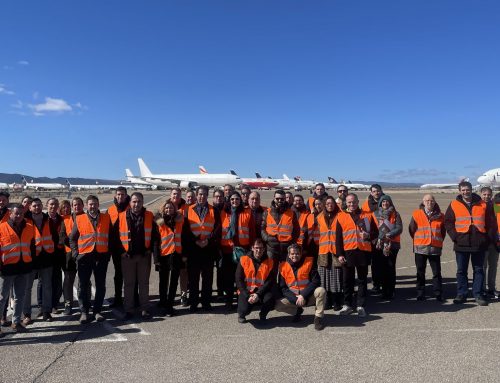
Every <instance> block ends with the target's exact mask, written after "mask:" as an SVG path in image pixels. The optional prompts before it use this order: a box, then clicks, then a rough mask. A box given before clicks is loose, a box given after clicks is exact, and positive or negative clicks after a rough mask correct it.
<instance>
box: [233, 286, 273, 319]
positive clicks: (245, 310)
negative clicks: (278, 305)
mask: <svg viewBox="0 0 500 383" xmlns="http://www.w3.org/2000/svg"><path fill="white" fill-rule="evenodd" d="M249 296H250V295H249V294H248V292H246V291H245V292H242V293H241V294H239V295H238V316H240V317H246V316H247V315H248V314H250V312H251V311H252V309H253V308H254V307H256V306H258V305H260V306H261V308H260V312H261V314H263V315H267V314H268V313H269V311H271V310H272V309H273V308H274V303H275V299H274V295H273V293H272V292H270V291H268V292H267V293H265V294H264V296H263V297H262V299H261V300H260V301H259V302H257V303H255V304H250V303H248V297H249Z"/></svg>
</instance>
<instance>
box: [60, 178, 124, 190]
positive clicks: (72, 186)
mask: <svg viewBox="0 0 500 383" xmlns="http://www.w3.org/2000/svg"><path fill="white" fill-rule="evenodd" d="M66 185H67V188H68V189H69V190H76V191H80V190H114V189H116V188H117V187H118V186H124V187H125V188H127V189H133V187H132V185H120V184H116V185H111V184H108V185H106V184H100V183H99V182H98V181H96V182H95V184H81V185H76V184H72V183H71V182H69V180H66Z"/></svg>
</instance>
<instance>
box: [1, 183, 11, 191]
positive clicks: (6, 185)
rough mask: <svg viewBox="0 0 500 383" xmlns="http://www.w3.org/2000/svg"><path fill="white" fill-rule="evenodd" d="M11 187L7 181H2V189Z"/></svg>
mask: <svg viewBox="0 0 500 383" xmlns="http://www.w3.org/2000/svg"><path fill="white" fill-rule="evenodd" d="M8 188H9V184H7V183H5V182H0V190H7V189H8Z"/></svg>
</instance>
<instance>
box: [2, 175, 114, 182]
mask: <svg viewBox="0 0 500 383" xmlns="http://www.w3.org/2000/svg"><path fill="white" fill-rule="evenodd" d="M23 176H24V177H25V178H26V181H28V182H31V180H33V182H50V183H60V184H65V183H66V180H69V182H70V183H72V184H76V185H95V184H96V182H97V183H99V184H103V185H104V184H105V185H119V184H120V181H117V180H103V179H89V178H75V177H56V178H49V177H32V176H29V175H25V174H19V173H15V174H9V173H0V182H6V183H9V184H11V183H14V182H15V183H18V184H20V183H22V182H23Z"/></svg>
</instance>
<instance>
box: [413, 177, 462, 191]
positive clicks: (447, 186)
mask: <svg viewBox="0 0 500 383" xmlns="http://www.w3.org/2000/svg"><path fill="white" fill-rule="evenodd" d="M462 181H469V178H465V177H462V178H460V179H459V180H458V182H456V183H454V184H424V185H421V186H420V190H428V189H457V188H458V184H459V183H460V182H462Z"/></svg>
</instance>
